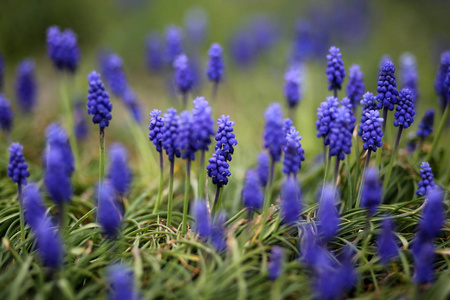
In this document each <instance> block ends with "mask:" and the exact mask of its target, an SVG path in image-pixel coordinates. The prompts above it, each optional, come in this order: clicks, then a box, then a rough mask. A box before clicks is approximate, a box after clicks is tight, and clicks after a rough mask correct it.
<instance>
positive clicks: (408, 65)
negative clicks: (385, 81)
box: [400, 53, 419, 104]
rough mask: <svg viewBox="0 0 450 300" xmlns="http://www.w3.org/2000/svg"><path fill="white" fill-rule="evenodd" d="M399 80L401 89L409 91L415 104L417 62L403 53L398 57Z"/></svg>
mask: <svg viewBox="0 0 450 300" xmlns="http://www.w3.org/2000/svg"><path fill="white" fill-rule="evenodd" d="M400 79H401V80H400V81H401V83H402V87H403V88H406V89H408V90H410V91H411V97H412V99H413V101H414V104H416V103H417V99H418V96H419V92H418V87H417V81H418V75H417V61H416V57H415V56H414V55H412V54H411V53H404V54H402V56H400Z"/></svg>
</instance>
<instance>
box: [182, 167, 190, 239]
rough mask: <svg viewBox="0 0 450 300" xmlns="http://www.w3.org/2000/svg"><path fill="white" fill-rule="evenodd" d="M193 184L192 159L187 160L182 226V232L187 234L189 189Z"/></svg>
mask: <svg viewBox="0 0 450 300" xmlns="http://www.w3.org/2000/svg"><path fill="white" fill-rule="evenodd" d="M190 185H191V160H190V159H188V160H187V162H186V178H185V181H184V204H183V225H182V227H181V233H182V234H186V230H187V213H188V207H189V190H190Z"/></svg>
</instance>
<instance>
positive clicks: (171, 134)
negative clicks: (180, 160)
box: [162, 108, 181, 161]
mask: <svg viewBox="0 0 450 300" xmlns="http://www.w3.org/2000/svg"><path fill="white" fill-rule="evenodd" d="M163 119H164V129H163V136H162V147H163V148H164V150H166V153H167V156H168V157H169V161H174V159H175V157H180V156H181V153H180V149H179V148H178V146H177V139H178V123H179V119H180V117H179V116H178V115H177V111H176V109H174V108H169V109H168V110H167V113H165V114H164V116H163Z"/></svg>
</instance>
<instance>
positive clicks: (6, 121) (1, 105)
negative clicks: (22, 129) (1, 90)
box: [0, 94, 14, 132]
mask: <svg viewBox="0 0 450 300" xmlns="http://www.w3.org/2000/svg"><path fill="white" fill-rule="evenodd" d="M13 120H14V113H13V111H12V109H11V104H10V103H9V101H8V99H6V97H5V95H3V94H0V127H1V129H2V130H3V131H4V132H10V131H11V129H12V125H13Z"/></svg>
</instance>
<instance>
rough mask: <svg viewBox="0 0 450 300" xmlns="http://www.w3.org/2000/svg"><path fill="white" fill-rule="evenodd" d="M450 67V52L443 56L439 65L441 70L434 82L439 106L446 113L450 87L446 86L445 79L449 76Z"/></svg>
mask: <svg viewBox="0 0 450 300" xmlns="http://www.w3.org/2000/svg"><path fill="white" fill-rule="evenodd" d="M449 67H450V51H445V52H444V53H442V55H441V62H440V65H439V70H438V72H437V74H436V79H435V81H434V89H435V91H436V94H438V96H439V104H440V105H441V110H442V111H444V110H445V107H446V106H447V102H448V87H446V86H445V79H446V77H447V74H448V68H449Z"/></svg>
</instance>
